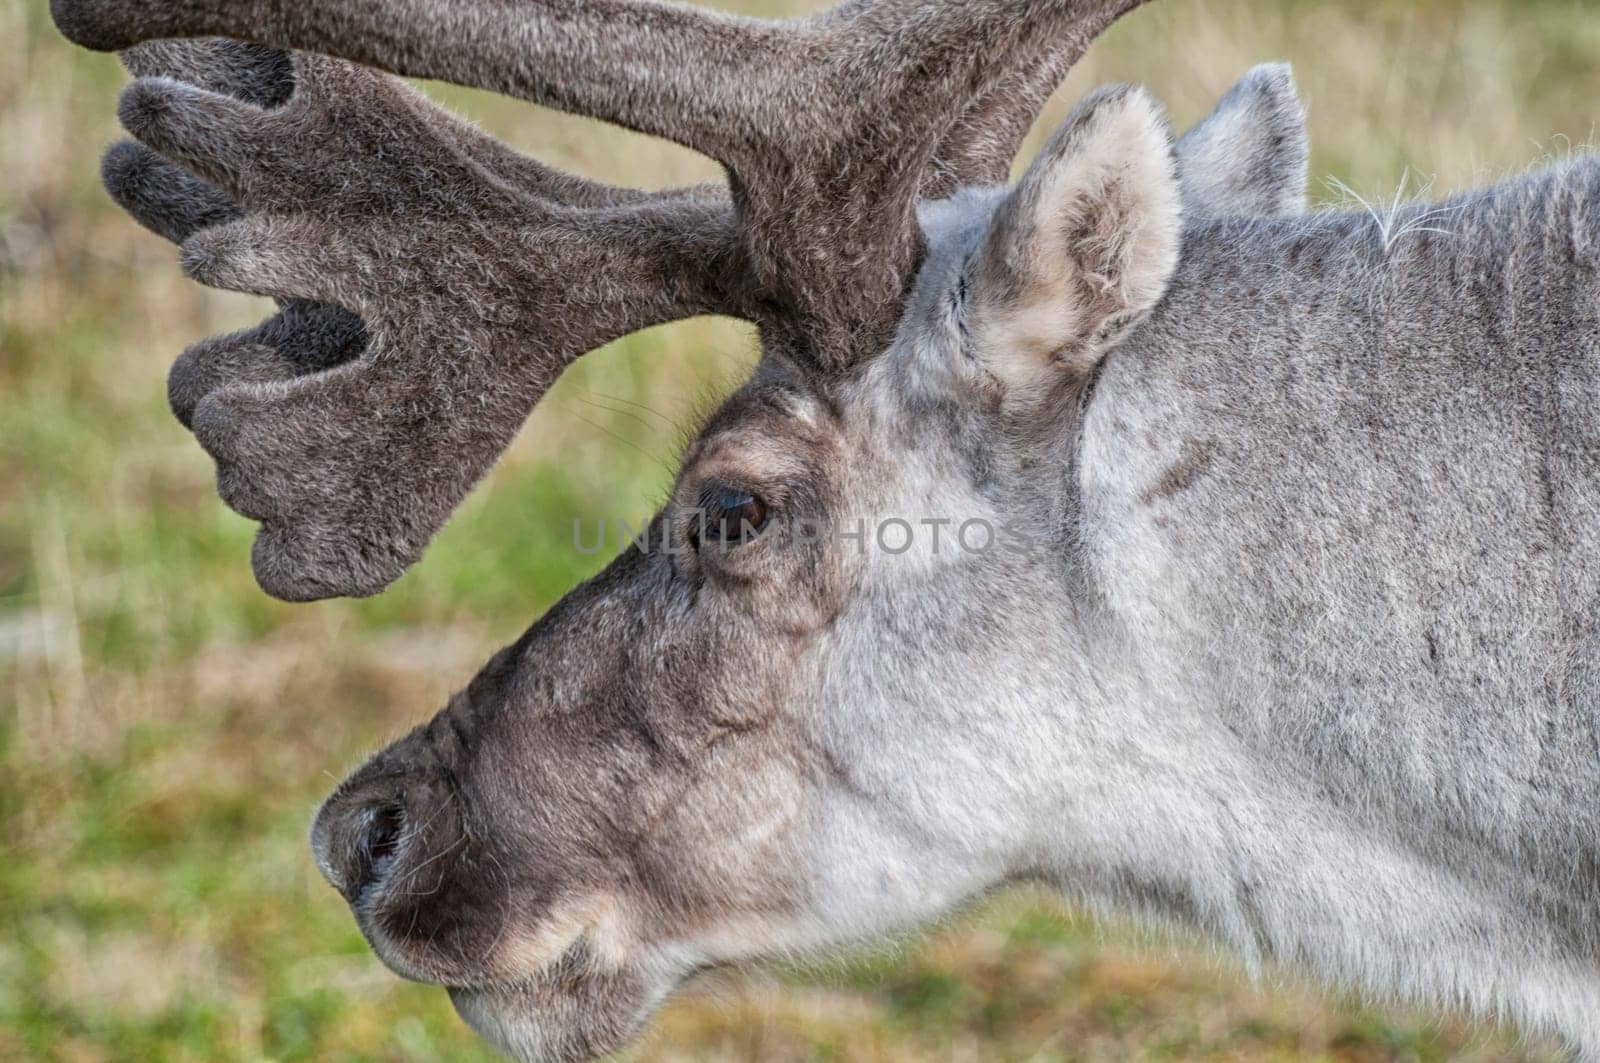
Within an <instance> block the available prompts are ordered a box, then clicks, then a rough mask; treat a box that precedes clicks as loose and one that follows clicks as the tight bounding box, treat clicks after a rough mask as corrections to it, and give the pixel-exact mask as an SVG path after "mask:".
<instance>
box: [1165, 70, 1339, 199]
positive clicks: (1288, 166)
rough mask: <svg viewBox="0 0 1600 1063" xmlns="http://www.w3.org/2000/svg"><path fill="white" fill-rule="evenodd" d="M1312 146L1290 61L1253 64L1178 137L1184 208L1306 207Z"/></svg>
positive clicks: (1179, 169)
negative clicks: (1200, 120)
mask: <svg viewBox="0 0 1600 1063" xmlns="http://www.w3.org/2000/svg"><path fill="white" fill-rule="evenodd" d="M1310 151H1311V146H1310V142H1309V140H1308V138H1307V136H1306V112H1305V108H1303V107H1302V106H1301V105H1300V97H1299V96H1298V95H1297V94H1296V93H1295V87H1294V74H1293V73H1292V72H1291V71H1290V70H1289V65H1288V64H1287V63H1265V64H1263V65H1261V66H1258V67H1255V68H1254V69H1252V70H1251V71H1250V72H1249V73H1247V74H1246V75H1245V76H1244V77H1243V78H1241V79H1240V80H1239V83H1238V84H1237V85H1235V86H1234V87H1233V88H1232V89H1230V90H1229V91H1228V94H1227V95H1226V96H1224V97H1223V98H1222V102H1221V103H1218V104H1217V109H1216V110H1214V111H1212V112H1211V114H1209V115H1208V116H1207V117H1206V118H1205V119H1204V120H1203V121H1202V122H1201V123H1200V124H1199V125H1197V126H1195V127H1194V128H1193V129H1191V130H1189V132H1187V133H1185V134H1184V135H1183V138H1182V139H1181V140H1179V141H1178V172H1179V173H1180V174H1181V175H1182V183H1183V208H1184V211H1185V212H1186V213H1188V214H1190V215H1195V214H1210V215H1213V216H1219V215H1229V214H1266V215H1272V214H1279V215H1282V214H1303V213H1305V210H1306V171H1307V169H1308V159H1309V155H1310Z"/></svg>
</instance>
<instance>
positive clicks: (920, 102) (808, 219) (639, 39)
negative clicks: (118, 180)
mask: <svg viewBox="0 0 1600 1063" xmlns="http://www.w3.org/2000/svg"><path fill="white" fill-rule="evenodd" d="M1139 2H1140V0H952V2H945V3H939V4H930V3H928V2H927V0H847V2H846V3H844V4H842V5H840V6H839V7H836V8H834V9H833V10H831V11H828V12H825V13H823V14H821V15H818V16H814V17H810V18H803V19H797V20H793V21H789V22H772V21H763V20H757V19H748V18H738V17H734V16H731V15H724V14H720V13H714V12H709V11H704V10H699V9H694V8H689V7H684V6H681V5H677V4H671V3H665V2H659V0H528V2H524V3H519V4H515V5H507V4H502V3H495V2H489V0H427V2H424V0H375V2H369V3H362V4H353V3H338V2H327V3H318V4H304V3H289V2H287V0H274V2H256V3H238V2H236V0H181V2H180V0H147V2H142V3H139V4H137V5H129V4H123V3H120V2H116V0H53V2H52V11H53V12H54V13H55V16H56V20H57V23H58V24H59V25H60V26H61V28H62V30H63V31H64V32H65V33H66V34H67V35H68V36H70V37H72V38H74V39H75V40H78V41H79V42H81V43H84V44H86V45H88V46H90V47H100V48H120V47H125V46H127V45H129V44H133V43H135V42H136V41H139V40H145V39H150V38H154V37H170V36H189V35H199V34H219V35H224V36H231V37H242V38H247V39H250V40H256V41H260V42H262V43H265V44H272V45H278V46H282V47H289V48H305V49H309V50H312V51H318V52H326V53H328V54H332V55H339V56H343V57H345V58H348V59H354V60H357V61H360V62H364V63H370V64H372V65H375V66H379V67H382V68H384V69H387V70H391V71H394V72H396V73H401V74H410V75H417V76H422V77H435V78H443V79H445V80H449V81H454V82H458V83H460V84H465V85H475V86H478V87H481V88H488V89H494V90H497V91H500V92H504V93H509V94H511V95H516V96H522V97H525V98H527V99H531V100H534V101H536V102H539V103H545V104H548V105H551V106H554V107H558V108H561V109H563V110H568V111H573V112H576V113H580V114H585V115H589V116H591V117H595V118H602V119H605V120H607V121H611V122H614V123H617V124H619V125H623V126H626V127H628V128H631V129H635V130H638V131H640V132H645V133H651V134H655V135H658V136H662V137H665V138H667V139H670V140H674V141H677V142H678V143H681V144H684V145H686V146H688V147H691V148H695V149H696V150H699V151H702V152H704V153H705V154H707V155H710V156H711V157H713V158H715V159H717V160H719V161H721V162H722V163H724V164H725V165H726V166H727V167H728V170H729V174H730V180H731V182H732V185H733V189H734V199H735V202H736V204H737V205H738V207H739V211H740V215H741V221H742V227H743V228H744V230H745V244H746V247H747V250H748V253H749V258H750V265H751V269H752V271H753V273H754V275H755V279H756V280H757V281H758V282H759V283H760V284H761V285H762V286H763V287H764V288H765V289H767V290H768V293H769V297H771V298H773V299H776V300H777V301H778V302H779V305H780V306H782V307H783V309H784V310H786V311H787V313H785V314H783V315H781V316H780V318H779V319H778V320H775V321H774V322H772V324H774V325H778V326H781V327H782V333H783V336H784V338H785V339H786V340H787V341H788V342H787V343H786V344H785V346H788V347H791V348H793V349H794V350H795V351H796V353H799V354H802V355H809V356H810V357H814V358H816V359H818V360H820V361H822V362H823V363H825V364H830V365H836V364H839V363H841V362H848V361H850V360H853V359H854V358H856V357H859V356H860V355H862V354H863V353H865V352H868V351H873V350H877V349H879V348H880V347H881V346H882V344H883V342H884V341H885V340H886V339H887V338H888V336H889V334H890V332H891V331H892V329H893V327H894V323H895V321H896V320H897V318H898V315H899V308H900V301H901V297H902V296H903V294H904V291H905V288H906V286H907V284H908V282H909V279H910V277H911V275H912V274H913V273H914V271H915V269H916V266H917V264H918V262H919V259H920V250H921V248H920V241H919V238H918V232H917V226H916V219H915V204H916V198H917V195H918V193H919V191H920V189H921V188H922V185H923V174H924V173H925V172H926V171H927V169H928V166H929V164H930V163H931V162H932V160H933V159H934V157H935V152H936V151H937V149H938V148H939V145H940V143H941V142H942V141H943V140H944V137H945V135H946V133H947V132H948V131H949V130H950V129H951V128H952V127H958V128H959V127H960V126H961V123H962V121H963V116H964V115H966V114H967V113H968V111H969V109H970V107H971V105H972V104H973V102H974V101H978V100H985V99H989V100H991V102H992V103H993V108H992V110H991V111H990V112H989V115H990V117H989V120H990V121H995V122H996V124H997V126H999V127H1000V128H1002V129H1004V130H1005V132H1004V133H1003V134H1002V140H1006V141H1009V142H1010V144H1011V146H1012V147H1013V148H1014V147H1015V140H1014V139H1011V138H1014V137H1016V136H1018V135H1020V131H1021V130H1025V129H1026V124H1027V121H1031V119H1032V117H1033V113H1034V111H1035V110H1036V109H1037V103H1038V99H1037V98H1036V94H1035V93H1033V92H1028V91H1022V92H1017V91H1014V90H1013V91H1011V92H1007V91H1005V86H1006V82H1007V76H1008V74H1012V75H1014V72H1015V71H1016V70H1017V68H1018V66H1019V57H1022V61H1021V65H1022V66H1025V67H1032V66H1034V65H1035V64H1038V67H1037V68H1038V69H1039V70H1041V71H1042V72H1044V73H1046V74H1049V73H1052V72H1058V71H1059V70H1060V69H1064V68H1065V66H1066V65H1068V64H1070V62H1071V61H1073V60H1074V59H1076V57H1077V56H1078V55H1079V54H1081V52H1082V51H1083V49H1084V48H1086V47H1087V45H1088V43H1089V41H1090V40H1092V39H1093V38H1094V37H1095V36H1096V35H1097V34H1098V33H1099V32H1100V31H1102V30H1103V29H1104V28H1105V27H1106V26H1107V25H1109V24H1110V23H1111V21H1112V20H1113V19H1115V18H1116V17H1117V16H1118V15H1120V14H1122V13H1123V12H1125V11H1127V10H1129V9H1131V8H1133V7H1135V6H1137V4H1138V3H1139ZM1041 41H1047V42H1053V44H1052V45H1051V46H1049V47H1047V48H1045V49H1044V51H1043V53H1041V45H1040V43H1039V42H1041ZM1041 55H1042V56H1043V57H1041ZM997 93H998V95H997ZM995 112H998V113H995ZM977 113H978V114H980V115H981V114H984V113H985V112H984V111H983V110H982V109H980V111H979V112H977ZM1020 116H1025V119H1022V118H1020ZM981 139H982V138H976V139H974V138H971V137H970V136H969V138H968V140H967V143H969V144H974V143H978V142H980V141H981ZM977 154H978V156H979V158H980V160H981V161H980V162H979V163H978V169H980V170H981V171H984V172H985V173H986V174H990V173H992V170H993V165H992V160H993V158H994V153H993V152H991V151H988V150H979V151H978V153H977ZM956 173H957V176H959V175H960V172H959V171H957V172H956Z"/></svg>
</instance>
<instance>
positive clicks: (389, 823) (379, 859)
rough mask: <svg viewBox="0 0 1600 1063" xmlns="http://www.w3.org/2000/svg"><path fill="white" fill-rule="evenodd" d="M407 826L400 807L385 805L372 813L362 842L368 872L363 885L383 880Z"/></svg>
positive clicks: (398, 848)
mask: <svg viewBox="0 0 1600 1063" xmlns="http://www.w3.org/2000/svg"><path fill="white" fill-rule="evenodd" d="M405 825H406V820H405V811H404V810H403V809H402V808H400V806H399V805H384V806H382V807H381V808H378V809H377V810H376V811H374V812H373V813H372V818H371V820H370V821H369V822H368V824H367V833H366V837H365V838H364V839H363V842H362V848H363V850H364V852H363V856H364V857H365V862H366V870H367V873H366V875H365V876H363V878H364V882H363V885H368V884H370V883H372V882H373V881H375V880H377V879H378V878H381V877H382V876H383V873H384V872H385V871H387V870H388V869H389V865H390V864H392V863H393V862H394V857H395V854H396V853H397V852H399V850H400V835H401V833H402V832H403V831H404V830H405Z"/></svg>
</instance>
